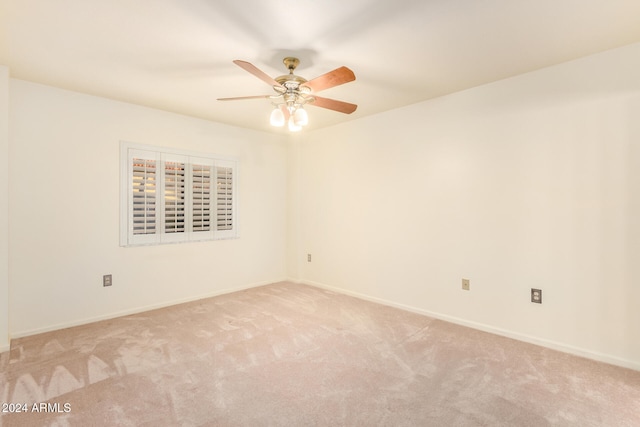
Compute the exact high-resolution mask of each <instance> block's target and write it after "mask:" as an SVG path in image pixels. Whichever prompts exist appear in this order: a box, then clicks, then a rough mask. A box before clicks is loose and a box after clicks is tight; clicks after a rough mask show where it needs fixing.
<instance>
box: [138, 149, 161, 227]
mask: <svg viewBox="0 0 640 427" xmlns="http://www.w3.org/2000/svg"><path fill="white" fill-rule="evenodd" d="M132 166H133V168H132V170H133V182H132V184H133V200H132V203H133V206H132V207H133V234H134V235H140V234H155V233H156V183H157V180H156V161H155V160H149V159H139V158H134V159H133V164H132Z"/></svg>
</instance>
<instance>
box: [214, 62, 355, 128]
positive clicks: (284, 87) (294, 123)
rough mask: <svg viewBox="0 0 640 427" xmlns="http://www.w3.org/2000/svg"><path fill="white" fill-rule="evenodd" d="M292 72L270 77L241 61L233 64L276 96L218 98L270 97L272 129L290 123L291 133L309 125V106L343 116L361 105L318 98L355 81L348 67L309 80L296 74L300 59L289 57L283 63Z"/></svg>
mask: <svg viewBox="0 0 640 427" xmlns="http://www.w3.org/2000/svg"><path fill="white" fill-rule="evenodd" d="M282 62H283V63H284V65H285V66H286V67H287V69H288V70H289V74H285V75H282V76H280V77H276V78H275V79H273V78H271V77H269V76H268V75H267V74H266V73H264V72H263V71H261V70H260V69H258V67H256V66H255V65H253V64H251V63H249V62H246V61H241V60H235V61H233V63H234V64H236V65H237V66H239V67H240V68H242V69H244V70H245V71H248V72H249V73H251V74H253V75H254V76H256V77H257V78H259V79H260V80H262V81H264V82H265V83H267V84H269V85H271V87H273V90H274V91H275V92H276V93H275V94H274V95H256V96H240V97H235V98H218V101H235V100H242V99H257V98H267V99H270V100H271V103H272V104H273V105H274V107H275V108H274V110H273V111H272V112H271V118H270V123H271V124H272V125H273V126H284V124H285V122H287V123H288V126H289V130H291V131H298V130H300V129H302V126H305V125H306V124H307V123H308V122H309V118H308V116H307V112H306V111H305V109H304V106H305V105H306V104H309V105H315V106H316V107H321V108H326V109H329V110H333V111H338V112H340V113H344V114H351V113H353V112H354V111H356V108H358V106H357V105H356V104H351V103H348V102H344V101H338V100H336V99H330V98H323V97H320V96H317V95H316V92H320V91H321V90H325V89H329V88H332V87H335V86H339V85H341V84H344V83H348V82H352V81H354V80H355V79H356V76H355V74H353V71H351V70H350V69H349V68H347V67H340V68H336V69H335V70H333V71H330V72H328V73H326V74H323V75H321V76H319V77H316V78H315V79H312V80H306V79H304V78H302V77H300V76H297V75H295V74H293V71H294V70H295V69H296V67H297V66H298V64H300V60H299V59H298V58H293V57H286V58H284V59H283V60H282Z"/></svg>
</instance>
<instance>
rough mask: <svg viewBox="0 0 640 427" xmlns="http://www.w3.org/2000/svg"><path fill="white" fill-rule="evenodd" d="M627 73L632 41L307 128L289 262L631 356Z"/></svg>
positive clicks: (639, 258) (454, 313)
mask: <svg viewBox="0 0 640 427" xmlns="http://www.w3.org/2000/svg"><path fill="white" fill-rule="evenodd" d="M639 75H640V45H633V46H629V47H626V48H623V49H618V50H615V51H609V52H606V53H603V54H599V55H595V56H592V57H589V58H584V59H581V60H578V61H574V62H571V63H566V64H563V65H560V66H556V67H552V68H548V69H544V70H540V71H537V72H533V73H529V74H526V75H522V76H519V77H515V78H511V79H508V80H504V81H501V82H497V83H494V84H490V85H486V86H483V87H479V88H475V89H472V90H468V91H465V92H461V93H458V94H454V95H451V96H447V97H443V98H440V99H436V100H433V101H429V102H424V103H420V104H416V105H413V106H410V107H407V108H403V109H399V110H394V111H392V112H388V113H384V114H380V115H377V116H375V117H368V118H363V119H361V120H356V121H352V122H348V123H346V124H343V125H340V126H336V127H333V128H329V129H324V130H319V131H316V132H313V133H310V134H308V135H306V137H305V139H304V141H299V143H298V144H295V145H292V146H291V153H290V159H292V162H291V163H290V165H289V172H290V175H291V177H292V178H293V179H294V180H295V181H296V183H292V182H290V183H289V187H290V189H297V190H296V194H295V199H294V200H293V201H290V209H291V212H292V213H291V216H292V217H295V218H296V221H299V228H298V231H299V232H298V234H297V236H294V237H293V238H292V241H291V243H290V250H291V252H290V254H289V259H290V268H289V273H288V274H289V275H290V276H296V275H297V277H298V278H299V279H300V280H301V281H302V282H306V283H311V284H316V285H320V286H326V287H332V288H336V289H340V290H342V291H345V292H348V293H352V294H357V295H361V296H366V297H368V298H371V299H376V300H379V301H384V302H387V303H390V304H394V305H399V306H403V307H407V308H411V309H413V310H416V311H420V312H423V313H429V314H432V315H435V316H438V317H441V318H445V319H449V320H453V321H456V322H459V323H462V324H467V325H471V326H474V327H477V328H480V329H485V330H489V331H493V332H498V333H501V334H504V335H508V336H512V337H516V338H519V339H523V340H527V341H530V342H535V343H542V344H544V345H547V346H550V347H553V348H558V349H562V350H565V351H569V352H573V353H576V354H582V355H586V356H589V357H592V358H596V359H601V360H605V361H608V362H611V363H615V364H619V365H623V366H629V367H633V368H635V369H640V310H638V301H640V287H639V286H638V277H640V167H639V165H640V79H638V77H637V76H639ZM307 253H311V254H312V255H313V258H312V262H311V263H307V262H306V254H307ZM463 277H464V278H469V279H470V280H471V290H470V291H463V290H461V278H463ZM530 288H541V289H542V290H543V299H544V301H543V304H542V305H538V304H533V303H531V302H530V301H529V298H530Z"/></svg>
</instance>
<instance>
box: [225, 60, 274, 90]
mask: <svg viewBox="0 0 640 427" xmlns="http://www.w3.org/2000/svg"><path fill="white" fill-rule="evenodd" d="M233 63H234V64H236V65H237V66H238V67H240V68H242V69H243V70H245V71H248V72H250V73H251V74H253V75H254V76H256V77H257V78H259V79H260V80H262V81H263V82H265V83H267V84H268V85H270V86H280V83H278V82H277V81H275V80H274V79H272V78H271V77H269V75H268V74H267V73H265V72H264V71H261V70H260V69H259V68H258V67H256V66H255V65H253V64H251V63H249V62H247V61H241V60H239V59H236V60H235V61H233Z"/></svg>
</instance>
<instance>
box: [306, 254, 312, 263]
mask: <svg viewBox="0 0 640 427" xmlns="http://www.w3.org/2000/svg"><path fill="white" fill-rule="evenodd" d="M307 262H311V254H307Z"/></svg>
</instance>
